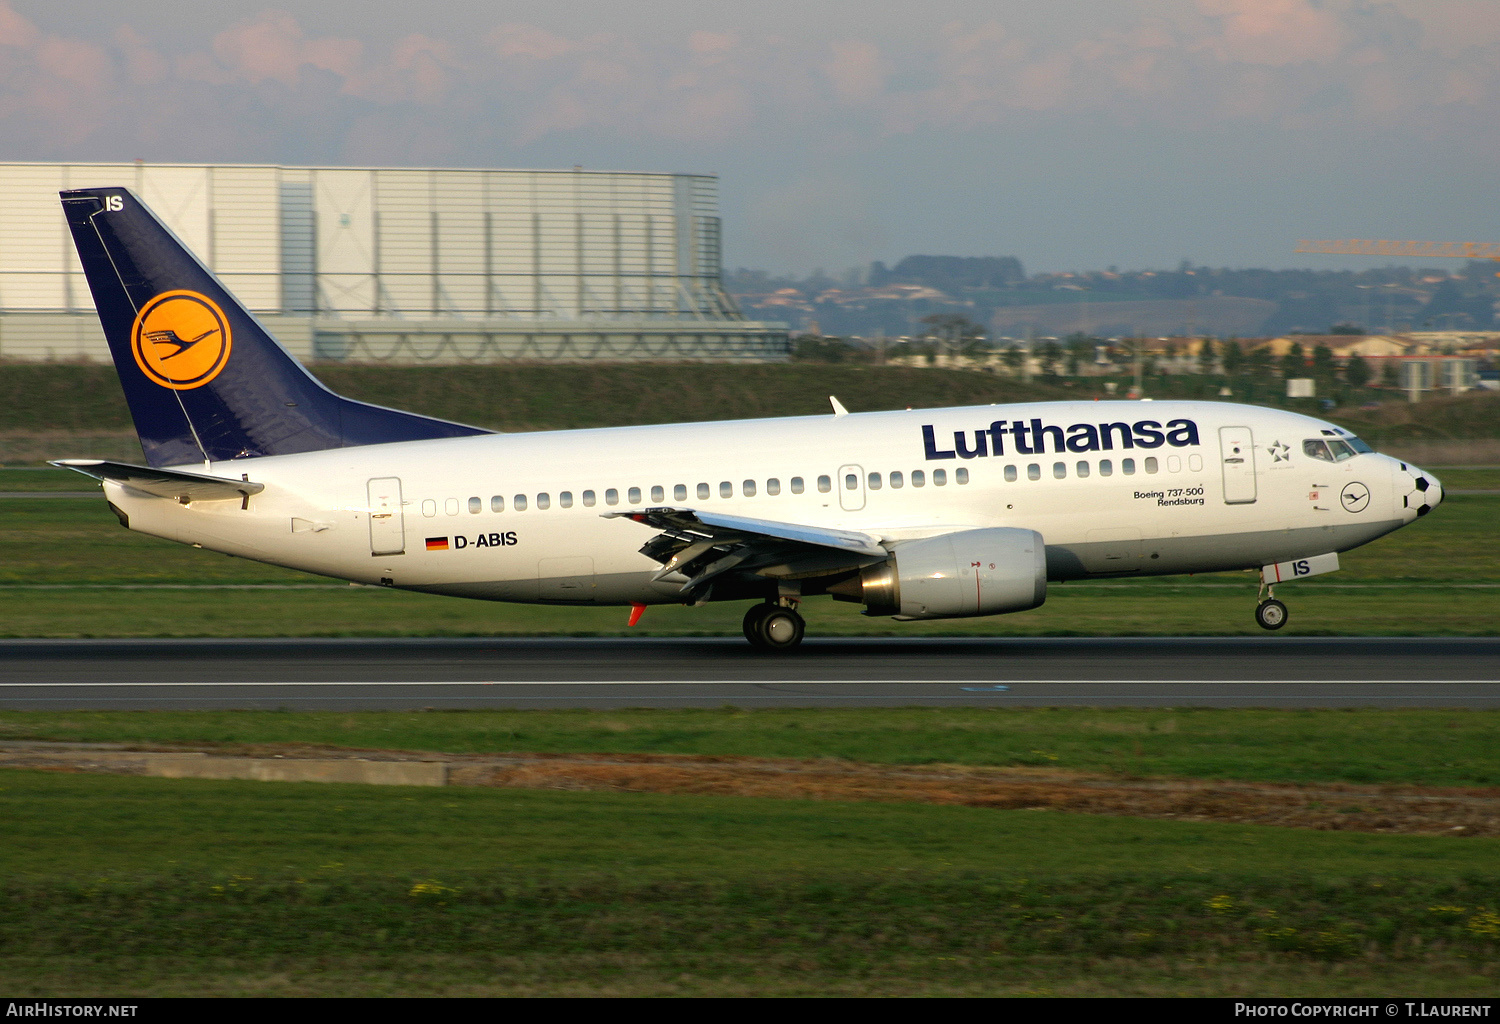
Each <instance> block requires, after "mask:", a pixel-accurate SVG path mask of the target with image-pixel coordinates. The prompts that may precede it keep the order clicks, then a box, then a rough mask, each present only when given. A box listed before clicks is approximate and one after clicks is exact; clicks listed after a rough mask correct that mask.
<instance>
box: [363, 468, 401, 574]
mask: <svg viewBox="0 0 1500 1024" xmlns="http://www.w3.org/2000/svg"><path fill="white" fill-rule="evenodd" d="M369 496H370V505H369V508H370V554H371V555H374V556H377V557H378V556H380V555H399V554H402V553H403V552H404V551H406V517H405V516H404V515H403V514H402V511H401V480H400V479H399V478H398V477H394V476H383V477H378V478H376V479H374V480H371V481H370V483H369Z"/></svg>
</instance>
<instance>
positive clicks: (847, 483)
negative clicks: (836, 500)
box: [844, 473, 859, 491]
mask: <svg viewBox="0 0 1500 1024" xmlns="http://www.w3.org/2000/svg"><path fill="white" fill-rule="evenodd" d="M844 490H846V491H857V490H859V475H858V474H857V473H845V474H844Z"/></svg>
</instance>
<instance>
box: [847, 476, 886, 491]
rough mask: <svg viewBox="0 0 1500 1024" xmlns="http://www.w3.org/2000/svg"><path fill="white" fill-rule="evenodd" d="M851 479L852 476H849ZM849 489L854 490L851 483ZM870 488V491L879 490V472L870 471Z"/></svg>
mask: <svg viewBox="0 0 1500 1024" xmlns="http://www.w3.org/2000/svg"><path fill="white" fill-rule="evenodd" d="M851 479H852V477H851ZM849 490H851V491H852V490H854V487H853V486H852V485H851V486H850V488H849ZM870 490H872V491H878V490H880V474H879V473H871V474H870Z"/></svg>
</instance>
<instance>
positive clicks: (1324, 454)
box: [1302, 437, 1333, 462]
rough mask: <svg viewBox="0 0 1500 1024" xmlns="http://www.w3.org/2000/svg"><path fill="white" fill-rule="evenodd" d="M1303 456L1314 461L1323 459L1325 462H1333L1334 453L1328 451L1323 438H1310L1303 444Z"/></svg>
mask: <svg viewBox="0 0 1500 1024" xmlns="http://www.w3.org/2000/svg"><path fill="white" fill-rule="evenodd" d="M1302 454H1303V455H1308V456H1311V457H1312V458H1314V459H1322V460H1323V461H1324V462H1332V461H1333V453H1332V452H1331V451H1329V450H1328V445H1326V444H1324V443H1323V439H1322V438H1321V437H1310V438H1308V439H1307V440H1306V441H1303V442H1302Z"/></svg>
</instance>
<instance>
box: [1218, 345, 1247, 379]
mask: <svg viewBox="0 0 1500 1024" xmlns="http://www.w3.org/2000/svg"><path fill="white" fill-rule="evenodd" d="M1219 359H1220V361H1221V362H1222V363H1223V364H1224V372H1225V373H1226V374H1228V375H1229V376H1231V377H1234V376H1237V375H1238V374H1239V372H1240V370H1241V369H1242V368H1243V367H1244V365H1245V350H1244V349H1243V348H1241V347H1240V343H1239V342H1238V341H1236V340H1235V339H1233V338H1230V339H1229V340H1228V341H1226V342H1225V343H1224V350H1223V351H1222V352H1221V353H1220V355H1219Z"/></svg>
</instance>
